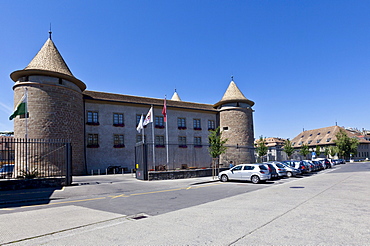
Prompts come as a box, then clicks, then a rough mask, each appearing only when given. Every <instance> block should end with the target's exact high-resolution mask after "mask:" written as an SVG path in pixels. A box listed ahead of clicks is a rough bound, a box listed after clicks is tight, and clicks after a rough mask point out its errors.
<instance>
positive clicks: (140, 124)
mask: <svg viewBox="0 0 370 246" xmlns="http://www.w3.org/2000/svg"><path fill="white" fill-rule="evenodd" d="M143 120H144V116H143V115H141V118H140V121H139V124H138V125H137V127H136V130H137V131H138V132H139V133H140V132H141V130H142V129H143V128H144V125H143Z"/></svg>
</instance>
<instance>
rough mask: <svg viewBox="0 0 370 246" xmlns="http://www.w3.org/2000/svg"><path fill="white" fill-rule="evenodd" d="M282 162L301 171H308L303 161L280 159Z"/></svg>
mask: <svg viewBox="0 0 370 246" xmlns="http://www.w3.org/2000/svg"><path fill="white" fill-rule="evenodd" d="M282 163H286V164H288V165H290V166H291V167H294V168H296V169H298V170H299V171H301V173H302V174H303V173H308V172H309V171H308V167H307V166H306V165H305V164H304V163H303V161H282Z"/></svg>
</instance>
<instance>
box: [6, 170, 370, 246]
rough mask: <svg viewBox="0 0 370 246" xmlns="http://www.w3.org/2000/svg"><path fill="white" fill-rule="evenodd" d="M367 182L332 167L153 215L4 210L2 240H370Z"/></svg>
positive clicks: (367, 175)
mask: <svg viewBox="0 0 370 246" xmlns="http://www.w3.org/2000/svg"><path fill="white" fill-rule="evenodd" d="M346 165H354V164H346ZM356 165H357V164H356ZM361 165H365V167H366V168H365V169H366V170H368V169H370V164H369V163H363V164H361ZM366 165H367V166H366ZM333 170H335V169H333ZM206 179H207V180H206ZM85 181H86V180H85ZM194 181H195V180H186V181H182V182H191V183H194ZM197 181H204V182H206V181H212V180H211V179H210V178H200V179H199V180H197ZM81 182H82V181H81ZM100 182H102V181H100ZM132 182H135V181H133V180H132ZM161 182H162V181H161ZM85 183H88V182H85ZM85 185H89V184H85ZM200 185H202V184H200ZM225 185H228V184H225ZM369 187H370V172H369V171H363V170H362V171H358V172H335V171H333V172H327V173H322V174H319V175H313V176H311V177H307V178H301V179H296V180H294V181H291V182H286V183H284V182H283V183H279V184H274V185H271V186H269V187H267V188H264V189H259V190H256V191H252V192H248V193H243V194H240V195H237V196H232V197H228V198H225V199H221V200H217V201H213V202H209V203H204V204H201V205H198V206H193V207H188V208H185V209H181V210H177V211H172V212H169V213H165V214H159V215H156V216H149V215H146V214H137V215H130V216H125V215H122V214H116V213H110V212H105V211H98V210H94V209H89V208H84V207H79V206H74V205H72V204H71V205H68V206H63V207H47V208H42V209H38V210H31V211H23V212H17V213H9V214H1V215H0V228H1V229H0V244H1V245H370V190H369ZM148 205H150V204H148Z"/></svg>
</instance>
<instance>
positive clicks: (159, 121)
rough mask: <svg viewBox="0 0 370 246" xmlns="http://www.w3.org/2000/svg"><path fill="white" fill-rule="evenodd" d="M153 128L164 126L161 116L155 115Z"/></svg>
mask: <svg viewBox="0 0 370 246" xmlns="http://www.w3.org/2000/svg"><path fill="white" fill-rule="evenodd" d="M155 128H164V118H163V116H156V117H155Z"/></svg>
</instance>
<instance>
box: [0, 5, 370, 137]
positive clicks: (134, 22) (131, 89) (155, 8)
mask: <svg viewBox="0 0 370 246" xmlns="http://www.w3.org/2000/svg"><path fill="white" fill-rule="evenodd" d="M369 12H370V1H341V0H335V1H334V0H331V1H325V0H318V1H315V0H310V1H304V0H302V1H297V0H292V1H278V0H276V1H263V0H260V1H232V0H230V1H226V0H225V1H221V0H213V1H206V0H200V1H199V0H197V1H195V0H183V1H179V0H168V1H161V0H156V1H153V0H147V1H145V0H135V1H92V0H90V1H72V0H65V1H36V0H33V1H12V0H2V1H0V23H2V28H1V30H0V32H1V35H0V83H1V87H0V131H5V130H12V129H13V122H12V121H9V120H8V117H9V115H10V114H11V112H12V111H13V90H12V86H13V84H14V82H13V81H12V80H11V79H10V78H9V74H10V73H11V72H13V71H15V70H18V69H23V68H24V67H26V66H27V65H28V63H29V62H30V61H31V59H32V58H33V57H34V56H35V55H36V53H37V52H38V50H39V49H40V48H41V46H42V45H43V44H44V42H45V41H46V40H47V38H48V31H49V24H50V23H52V31H53V41H54V42H55V44H56V46H57V47H58V49H59V51H60V52H61V54H62V56H63V57H64V59H65V61H66V62H67V64H68V66H69V68H70V69H71V71H72V73H73V74H74V75H75V76H76V77H77V78H79V79H80V80H82V81H84V82H85V83H86V85H87V88H88V90H96V91H104V92H112V93H121V94H128V95H137V96H145V97H154V98H163V97H164V95H167V97H171V96H172V94H173V92H174V90H175V89H177V92H178V93H179V95H180V97H181V99H182V100H183V101H190V102H199V103H209V104H214V103H216V102H218V101H219V100H220V99H221V98H222V96H223V93H224V92H225V90H226V88H227V86H228V84H229V82H230V77H231V75H233V76H234V81H235V83H236V84H237V85H238V87H239V88H240V89H241V91H242V92H243V93H244V95H245V96H246V97H247V98H248V99H250V100H253V101H254V102H255V103H256V104H255V106H254V107H253V108H254V110H255V113H254V125H255V137H256V138H257V137H259V136H260V135H263V136H265V137H272V136H274V137H283V138H293V137H295V136H296V135H297V134H299V133H300V132H301V131H302V129H303V128H304V129H306V130H308V129H315V128H321V127H327V126H332V125H335V122H336V121H337V122H338V125H340V126H346V127H356V128H365V129H370V114H369V113H368V108H369V96H368V92H369V91H370V83H369V81H370V69H369V68H370V15H369Z"/></svg>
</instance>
